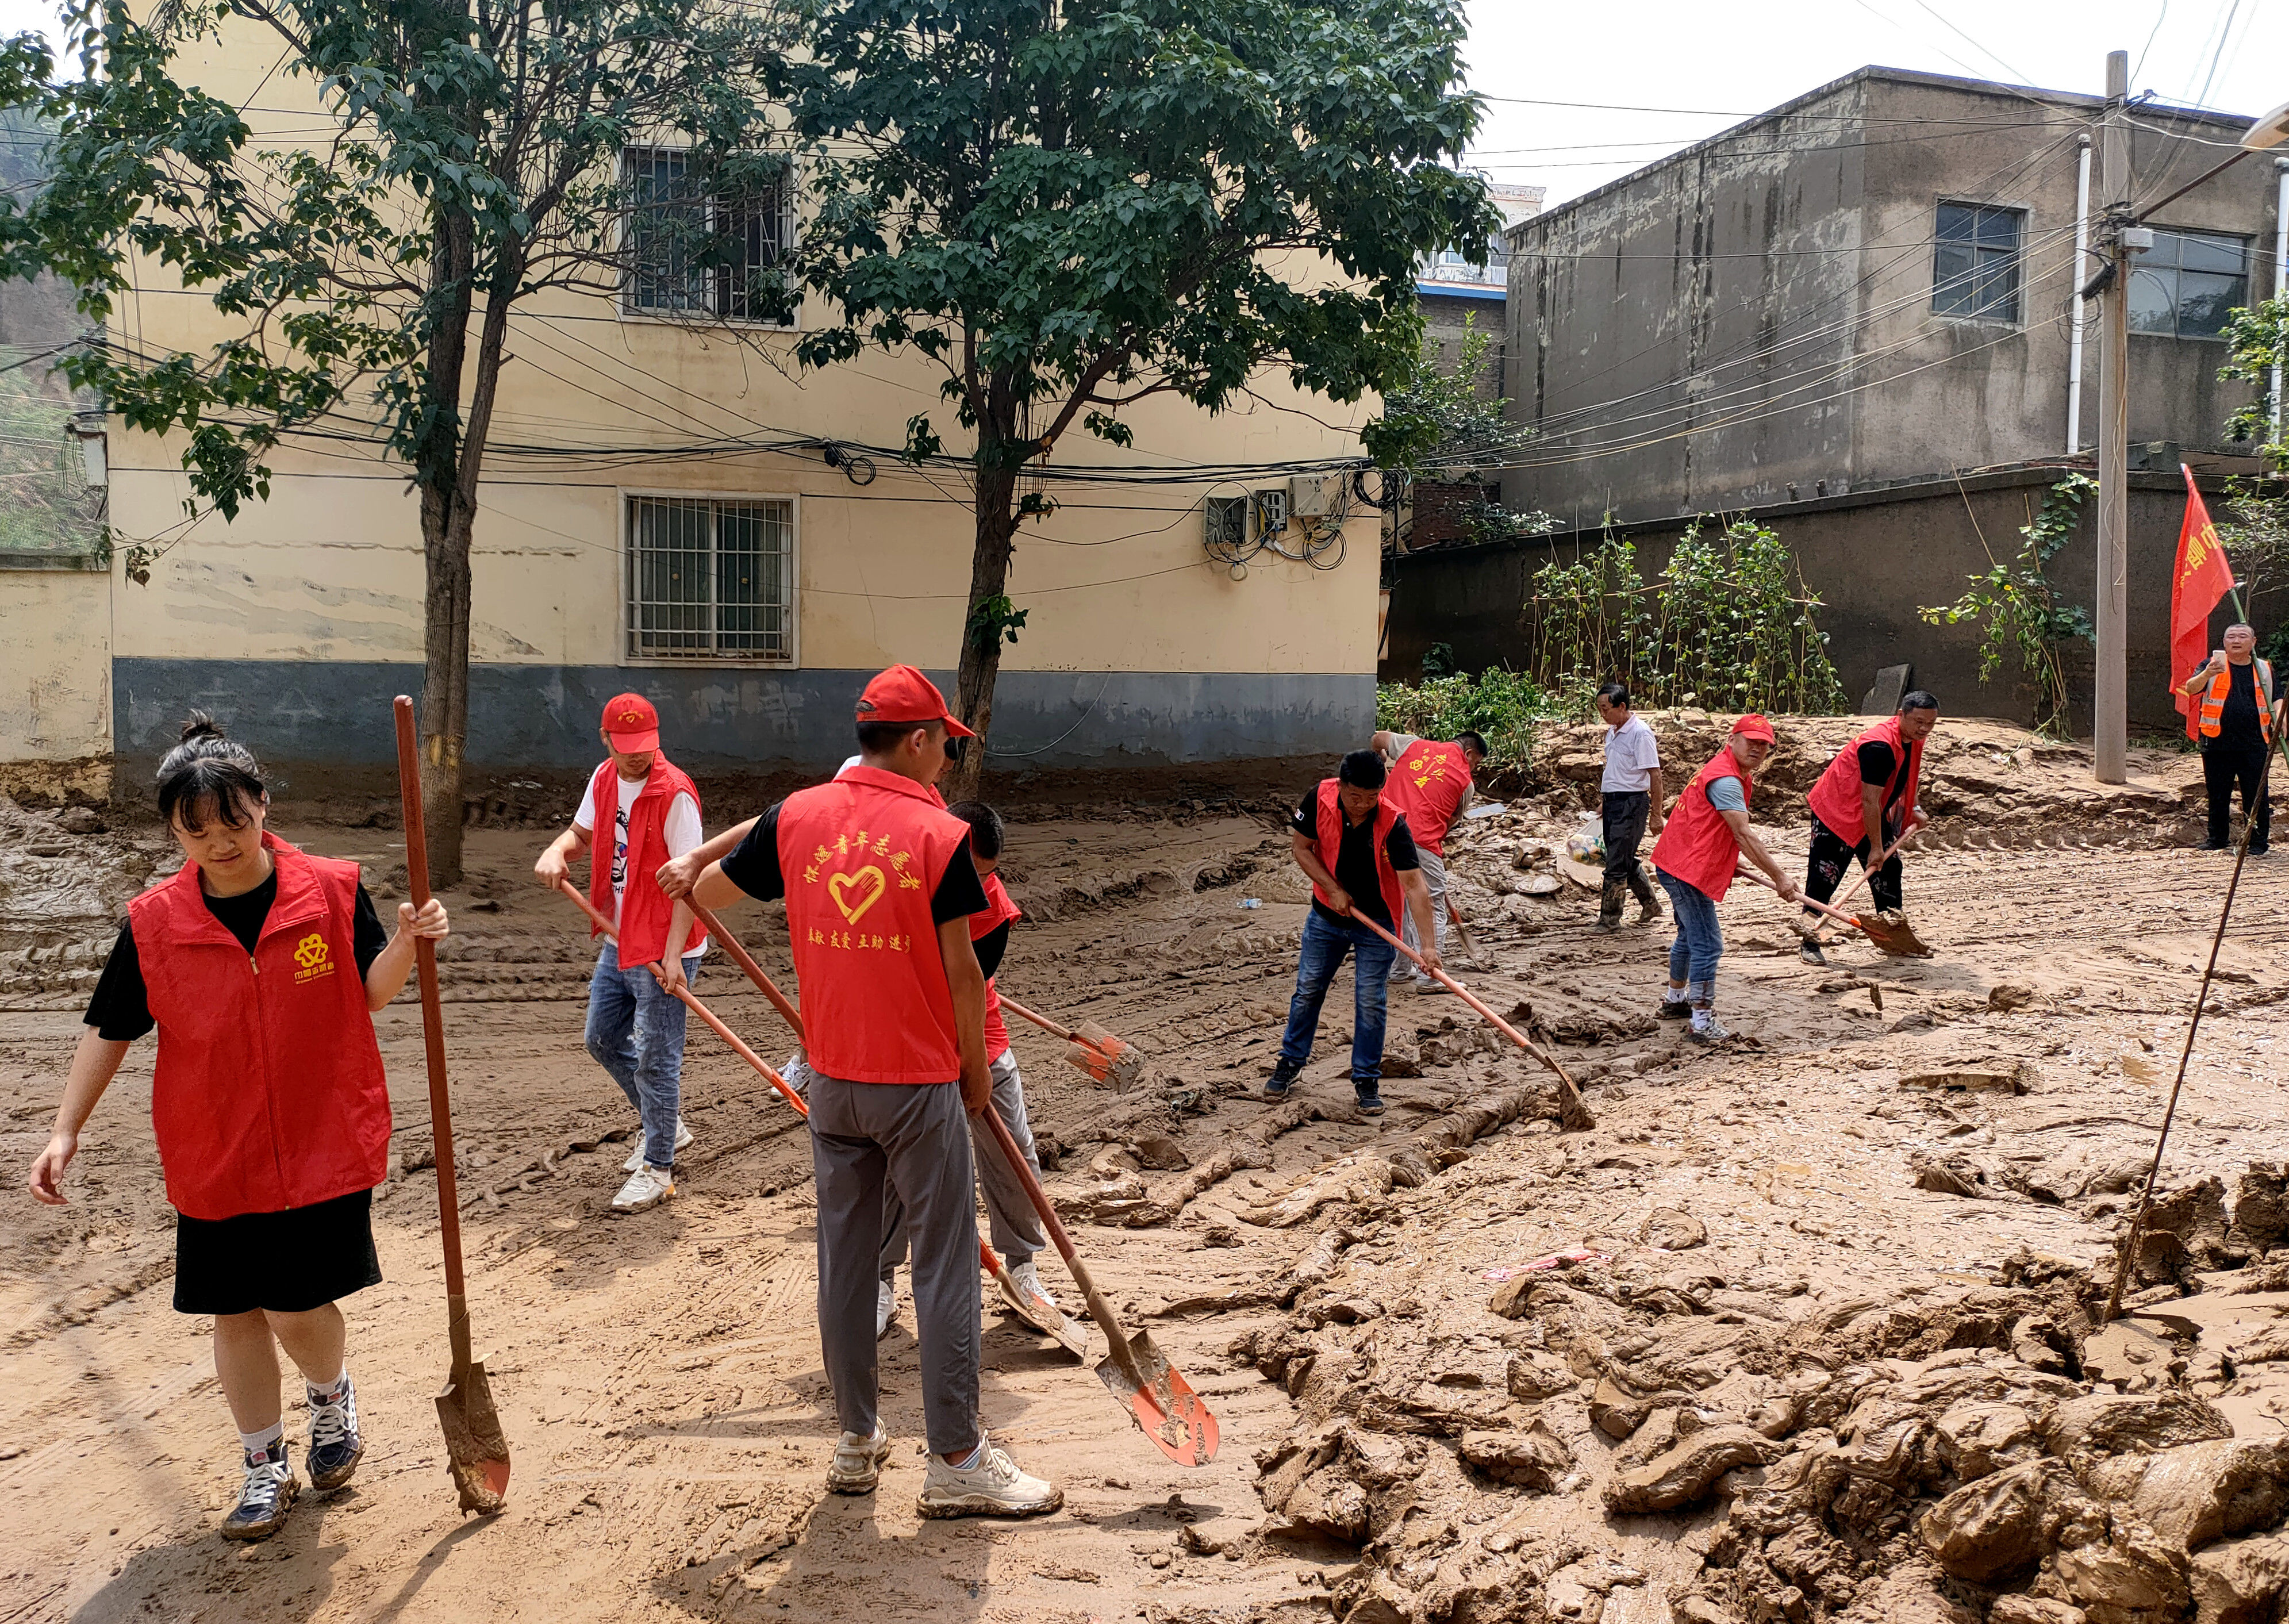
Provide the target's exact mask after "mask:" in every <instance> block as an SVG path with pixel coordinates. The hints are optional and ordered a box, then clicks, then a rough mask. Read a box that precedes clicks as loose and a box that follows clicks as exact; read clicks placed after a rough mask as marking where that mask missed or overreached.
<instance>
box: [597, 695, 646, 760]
mask: <svg viewBox="0 0 2289 1624" xmlns="http://www.w3.org/2000/svg"><path fill="white" fill-rule="evenodd" d="M604 733H605V736H607V737H609V738H610V740H611V741H612V748H613V749H615V750H618V751H620V752H622V753H624V754H626V755H642V753H643V752H645V751H647V750H657V749H658V748H659V712H658V711H657V710H655V709H654V708H653V707H652V703H651V701H650V700H649V699H647V698H645V697H643V696H642V694H622V695H620V696H618V697H617V698H613V699H608V700H606V701H605V702H604Z"/></svg>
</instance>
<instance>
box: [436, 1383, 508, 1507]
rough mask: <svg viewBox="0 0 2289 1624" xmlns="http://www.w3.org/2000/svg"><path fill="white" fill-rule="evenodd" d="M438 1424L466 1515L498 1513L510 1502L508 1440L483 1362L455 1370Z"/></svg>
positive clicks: (440, 1403) (442, 1398) (441, 1400)
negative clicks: (495, 1409) (470, 1512)
mask: <svg viewBox="0 0 2289 1624" xmlns="http://www.w3.org/2000/svg"><path fill="white" fill-rule="evenodd" d="M437 1420H438V1421H439V1423H440V1424H441V1425H442V1426H443V1428H444V1429H445V1460H446V1467H447V1469H448V1470H449V1471H451V1474H452V1477H453V1488H454V1491H455V1492H456V1493H458V1494H459V1496H460V1497H461V1509H462V1510H464V1511H483V1512H491V1511H498V1510H499V1509H501V1508H502V1506H504V1505H505V1504H506V1503H507V1501H508V1439H507V1438H506V1437H505V1436H503V1434H502V1432H501V1424H500V1416H499V1415H498V1413H496V1412H495V1411H494V1409H493V1392H492V1388H491V1384H490V1383H488V1382H487V1381H486V1380H485V1365H484V1361H483V1359H472V1360H470V1361H469V1363H468V1364H467V1365H462V1366H460V1367H459V1369H457V1370H455V1371H454V1372H453V1379H452V1381H451V1382H450V1383H449V1384H448V1385H447V1386H446V1389H445V1390H444V1391H443V1392H442V1393H440V1394H438V1395H437Z"/></svg>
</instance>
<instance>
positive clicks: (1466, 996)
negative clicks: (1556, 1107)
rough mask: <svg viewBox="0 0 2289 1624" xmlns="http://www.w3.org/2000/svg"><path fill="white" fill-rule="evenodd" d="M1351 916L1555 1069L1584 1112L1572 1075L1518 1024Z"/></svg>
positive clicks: (1403, 946) (1377, 929)
mask: <svg viewBox="0 0 2289 1624" xmlns="http://www.w3.org/2000/svg"><path fill="white" fill-rule="evenodd" d="M1352 918H1353V919H1357V920H1358V921H1359V922H1360V924H1362V925H1364V926H1366V927H1368V929H1369V930H1371V931H1373V932H1375V934H1376V935H1378V936H1381V937H1382V938H1383V939H1384V941H1386V942H1388V943H1391V944H1392V946H1393V947H1395V948H1397V949H1398V950H1399V951H1400V952H1402V953H1404V954H1406V955H1407V956H1408V958H1409V959H1413V960H1414V961H1415V963H1416V967H1417V968H1419V969H1421V970H1422V971H1424V973H1425V974H1426V975H1431V976H1432V977H1433V978H1435V979H1436V980H1437V981H1438V983H1439V984H1440V985H1441V986H1443V987H1445V988H1446V989H1447V991H1449V992H1451V993H1453V994H1454V995H1455V996H1456V998H1458V999H1462V1000H1463V1002H1464V1003H1465V1004H1468V1005H1469V1006H1470V1007H1472V1009H1474V1010H1476V1011H1477V1012H1478V1015H1479V1019H1480V1020H1482V1021H1484V1022H1485V1023H1487V1025H1489V1026H1491V1027H1493V1028H1494V1029H1495V1031H1498V1032H1500V1033H1501V1034H1502V1035H1503V1037H1505V1038H1507V1039H1510V1040H1511V1042H1512V1043H1515V1044H1516V1045H1518V1047H1520V1048H1522V1049H1524V1050H1525V1051H1526V1052H1527V1054H1529V1055H1533V1056H1534V1057H1535V1059H1536V1060H1538V1061H1540V1062H1541V1063H1543V1065H1545V1066H1548V1067H1549V1068H1550V1069H1551V1071H1554V1072H1556V1073H1557V1074H1558V1080H1559V1082H1560V1083H1562V1084H1563V1085H1565V1089H1566V1093H1567V1097H1568V1098H1569V1099H1570V1100H1571V1102H1572V1103H1573V1104H1574V1106H1575V1108H1576V1109H1577V1110H1580V1111H1583V1112H1584V1113H1586V1112H1587V1111H1588V1110H1589V1107H1588V1106H1586V1105H1584V1104H1583V1103H1582V1091H1581V1089H1579V1088H1577V1087H1575V1084H1574V1079H1572V1078H1570V1077H1568V1076H1567V1075H1566V1068H1565V1067H1564V1066H1561V1065H1559V1063H1558V1062H1557V1061H1556V1060H1555V1059H1554V1058H1552V1057H1551V1055H1547V1054H1544V1053H1543V1050H1542V1048H1541V1047H1540V1046H1539V1045H1537V1044H1535V1042H1534V1041H1533V1039H1529V1038H1528V1037H1527V1036H1526V1034H1525V1033H1523V1032H1521V1031H1519V1030H1518V1028H1516V1027H1514V1026H1512V1025H1511V1023H1509V1022H1507V1021H1505V1020H1503V1018H1502V1017H1501V1016H1500V1015H1496V1014H1495V1012H1494V1011H1493V1010H1491V1009H1489V1008H1487V1007H1486V1005H1485V1004H1484V1003H1482V1002H1481V1001H1479V996H1478V994H1476V993H1475V992H1472V991H1471V990H1470V989H1469V988H1468V987H1466V986H1464V984H1463V983H1461V982H1458V981H1456V979H1455V978H1454V977H1453V976H1451V975H1448V974H1447V972H1446V971H1444V970H1434V969H1432V967H1430V966H1429V965H1427V964H1424V962H1423V955H1422V954H1420V953H1418V952H1416V951H1415V950H1414V949H1413V948H1411V947H1409V946H1408V945H1407V943H1404V942H1402V941H1400V939H1399V938H1398V937H1397V936H1394V935H1392V934H1391V933H1390V932H1389V931H1387V930H1385V929H1384V927H1382V926H1380V925H1378V924H1376V922H1375V921H1374V920H1373V919H1369V918H1368V917H1367V915H1365V914H1363V913H1361V912H1359V910H1357V909H1356V908H1354V909H1353V910H1352Z"/></svg>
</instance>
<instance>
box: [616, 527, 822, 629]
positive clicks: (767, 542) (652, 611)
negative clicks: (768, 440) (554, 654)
mask: <svg viewBox="0 0 2289 1624" xmlns="http://www.w3.org/2000/svg"><path fill="white" fill-rule="evenodd" d="M627 503H628V515H627V522H628V575H627V592H628V655H629V657H631V658H633V659H640V660H658V659H671V660H682V659H693V660H707V659H722V660H759V661H776V662H785V663H788V664H792V663H793V662H794V503H793V502H790V501H785V500H781V501H737V500H722V499H718V498H712V497H630V498H627Z"/></svg>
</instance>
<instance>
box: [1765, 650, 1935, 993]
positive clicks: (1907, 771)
mask: <svg viewBox="0 0 2289 1624" xmlns="http://www.w3.org/2000/svg"><path fill="white" fill-rule="evenodd" d="M1938 725H1939V701H1938V700H1937V699H1934V697H1932V696H1931V695H1929V694H1927V693H1926V692H1924V690H1923V689H1916V690H1914V691H1913V692H1912V693H1910V694H1908V695H1907V696H1905V697H1903V698H1902V699H1901V701H1900V708H1899V711H1898V712H1897V713H1896V714H1894V715H1891V716H1887V717H1886V718H1885V719H1884V720H1882V721H1879V722H1878V723H1877V724H1876V725H1875V726H1874V727H1872V728H1869V729H1868V731H1866V732H1865V733H1863V734H1862V735H1861V736H1859V737H1858V738H1855V739H1854V740H1853V741H1852V743H1851V744H1848V745H1846V747H1845V748H1843V749H1842V750H1839V751H1838V752H1836V759H1835V760H1832V761H1830V763H1829V764H1828V770H1827V771H1826V772H1823V773H1822V774H1821V775H1820V778H1819V781H1818V782H1816V783H1815V784H1814V785H1813V786H1812V793H1811V794H1810V795H1808V796H1806V798H1805V799H1806V803H1807V804H1808V805H1809V806H1810V807H1811V808H1812V856H1810V857H1809V858H1807V859H1806V866H1805V873H1804V894H1805V895H1806V896H1809V897H1813V898H1814V899H1815V900H1817V901H1820V902H1823V903H1824V902H1827V901H1828V900H1830V898H1831V897H1833V896H1835V895H1836V888H1837V887H1838V886H1839V885H1841V884H1842V883H1843V882H1844V875H1845V872H1846V870H1848V869H1850V868H1851V866H1852V859H1853V858H1854V857H1857V858H1859V859H1860V866H1861V867H1862V868H1865V867H1867V866H1868V864H1869V863H1870V861H1871V860H1872V859H1873V858H1874V857H1876V856H1878V854H1879V853H1880V852H1882V851H1883V849H1884V848H1885V847H1886V846H1889V845H1891V844H1892V842H1893V841H1894V840H1898V839H1899V838H1900V836H1901V835H1902V834H1903V833H1905V832H1907V831H1908V830H1910V829H1914V828H1918V827H1919V826H1921V825H1922V824H1927V823H1929V822H1930V821H1931V818H1930V817H1929V816H1928V815H1926V813H1925V812H1924V810H1923V808H1920V807H1918V806H1917V805H1916V791H1917V789H1918V786H1919V785H1921V784H1922V783H1923V776H1924V741H1925V740H1926V739H1927V738H1929V737H1930V736H1931V730H1932V729H1933V728H1935V727H1937V726H1938ZM1868 896H1869V898H1870V900H1871V901H1872V902H1874V903H1875V904H1876V906H1877V907H1878V908H1879V909H1881V910H1884V911H1886V912H1896V911H1897V910H1898V908H1899V906H1900V903H1901V890H1900V857H1899V854H1898V853H1897V852H1894V853H1893V854H1892V856H1890V857H1889V858H1888V859H1887V860H1886V861H1885V862H1884V863H1882V864H1878V866H1877V869H1876V872H1875V873H1874V874H1873V875H1872V876H1870V879H1869V881H1868ZM1804 917H1805V919H1806V923H1808V924H1814V925H1816V924H1818V923H1819V922H1820V916H1819V915H1818V914H1817V913H1815V912H1814V911H1813V910H1811V909H1810V908H1806V910H1805V911H1804ZM1799 955H1800V956H1801V957H1802V958H1803V959H1804V961H1805V962H1806V964H1816V965H1823V966H1824V965H1826V964H1827V962H1828V959H1827V957H1826V956H1825V955H1824V954H1822V952H1821V951H1820V943H1817V942H1815V941H1814V940H1813V939H1812V938H1811V937H1810V936H1806V938H1805V939H1804V944H1803V946H1802V947H1801V948H1800V949H1799Z"/></svg>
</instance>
